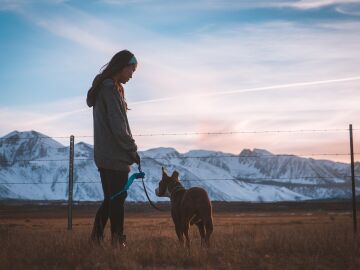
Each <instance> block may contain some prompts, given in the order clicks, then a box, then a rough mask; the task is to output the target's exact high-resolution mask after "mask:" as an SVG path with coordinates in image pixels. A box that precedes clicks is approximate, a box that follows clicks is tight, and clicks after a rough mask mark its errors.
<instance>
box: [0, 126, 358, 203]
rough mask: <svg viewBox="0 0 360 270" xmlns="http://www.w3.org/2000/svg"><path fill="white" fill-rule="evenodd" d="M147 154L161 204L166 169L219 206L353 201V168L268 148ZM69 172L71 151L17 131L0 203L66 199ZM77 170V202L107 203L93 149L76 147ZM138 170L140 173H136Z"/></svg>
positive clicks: (9, 146)
mask: <svg viewBox="0 0 360 270" xmlns="http://www.w3.org/2000/svg"><path fill="white" fill-rule="evenodd" d="M139 154H140V156H141V159H142V169H143V171H144V172H145V174H146V178H145V181H146V185H147V188H148V192H149V195H150V196H151V199H153V200H154V201H159V200H168V199H166V198H158V197H156V196H155V194H154V189H155V188H156V187H157V185H158V181H159V180H160V178H161V167H162V166H164V167H165V168H166V169H167V170H168V172H169V174H171V173H172V171H173V170H174V169H176V170H177V171H178V172H179V173H180V179H181V180H182V181H183V184H184V186H185V187H191V186H202V187H204V188H205V189H206V190H207V191H208V193H209V195H210V197H211V199H212V200H221V201H285V200H286V201H291V200H310V199H330V198H351V181H350V180H351V179H350V177H349V175H350V166H349V164H346V163H339V162H333V161H329V160H315V159H311V158H302V157H297V156H291V155H288V156H286V155H278V156H277V155H273V154H272V153H270V152H268V151H266V150H261V149H254V150H252V151H251V150H248V149H245V150H243V151H242V152H241V153H240V154H239V155H233V154H226V153H222V152H215V151H205V150H193V151H189V152H187V153H179V152H177V151H176V150H175V149H173V148H162V147H161V148H155V149H150V150H147V151H143V152H140V153H139ZM68 167H69V147H67V146H63V145H62V144H60V143H58V142H57V141H55V140H53V139H52V138H50V137H48V136H46V135H44V134H41V133H39V132H36V131H29V132H18V131H14V132H11V133H10V134H8V135H6V136H4V137H2V138H0V199H27V200H66V199H67V194H68V184H67V183H68V174H69V171H68ZM74 167H75V169H74V182H75V184H74V193H73V194H74V200H91V201H93V200H101V199H102V198H103V194H102V189H101V184H100V178H99V173H98V171H97V168H96V166H95V164H94V161H93V148H92V146H91V145H89V144H86V143H83V142H80V143H77V144H76V145H75V166H74ZM355 170H356V175H360V163H356V166H355ZM136 171H137V168H136V167H135V166H134V167H133V168H132V172H131V173H133V172H136ZM131 173H130V174H131ZM359 184H360V181H357V186H359ZM359 190H360V189H359ZM128 193H129V195H128V199H127V200H129V201H146V197H145V194H144V191H143V189H142V185H141V182H135V183H134V184H133V185H132V186H131V188H130V190H129V192H128Z"/></svg>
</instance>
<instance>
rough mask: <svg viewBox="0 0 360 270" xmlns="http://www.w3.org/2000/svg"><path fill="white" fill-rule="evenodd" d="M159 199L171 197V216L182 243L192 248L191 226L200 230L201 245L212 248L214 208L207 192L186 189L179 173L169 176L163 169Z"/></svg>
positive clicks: (157, 191) (175, 172)
mask: <svg viewBox="0 0 360 270" xmlns="http://www.w3.org/2000/svg"><path fill="white" fill-rule="evenodd" d="M155 193H156V195H157V196H159V197H169V198H170V201H171V216H172V219H173V221H174V224H175V230H176V234H177V236H178V238H179V241H180V243H181V244H182V245H183V244H184V238H183V235H185V237H186V246H187V247H190V239H189V224H190V225H193V224H196V226H197V227H198V229H199V232H200V236H201V245H203V244H204V243H205V245H206V246H207V247H209V246H210V235H211V233H212V232H213V222H212V206H211V202H210V199H209V196H208V194H207V192H206V191H205V190H204V189H202V188H199V187H193V188H190V189H185V188H184V187H183V186H182V185H181V183H180V181H179V173H178V172H177V171H174V172H173V174H172V176H168V175H167V173H166V171H165V169H164V168H162V179H161V181H160V182H159V187H158V188H157V189H156V190H155Z"/></svg>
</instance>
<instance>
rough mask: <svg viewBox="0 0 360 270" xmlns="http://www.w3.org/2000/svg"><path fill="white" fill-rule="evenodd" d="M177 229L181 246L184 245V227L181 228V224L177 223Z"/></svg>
mask: <svg viewBox="0 0 360 270" xmlns="http://www.w3.org/2000/svg"><path fill="white" fill-rule="evenodd" d="M175 231H176V235H177V237H178V239H179V242H180V244H181V246H184V236H183V229H182V228H181V226H179V225H176V224H175Z"/></svg>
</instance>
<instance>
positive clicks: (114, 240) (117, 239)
mask: <svg viewBox="0 0 360 270" xmlns="http://www.w3.org/2000/svg"><path fill="white" fill-rule="evenodd" d="M111 244H112V245H113V246H114V247H119V248H127V243H126V235H114V236H112V237H111Z"/></svg>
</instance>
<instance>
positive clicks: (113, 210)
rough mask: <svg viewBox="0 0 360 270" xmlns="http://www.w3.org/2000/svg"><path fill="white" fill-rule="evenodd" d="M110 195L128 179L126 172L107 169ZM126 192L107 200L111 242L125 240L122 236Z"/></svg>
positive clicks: (118, 189)
mask: <svg viewBox="0 0 360 270" xmlns="http://www.w3.org/2000/svg"><path fill="white" fill-rule="evenodd" d="M108 172H109V182H108V183H109V185H108V187H109V191H110V194H111V195H110V196H112V195H115V194H117V193H119V192H120V191H122V190H123V188H124V187H125V184H126V182H127V180H128V175H129V173H128V172H123V171H113V170H112V171H110V170H109V171H108ZM126 197H127V192H121V194H118V195H116V196H115V197H114V198H112V199H110V201H109V217H110V222H111V236H112V239H113V242H120V243H121V244H122V243H123V242H125V236H124V202H125V199H126Z"/></svg>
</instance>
